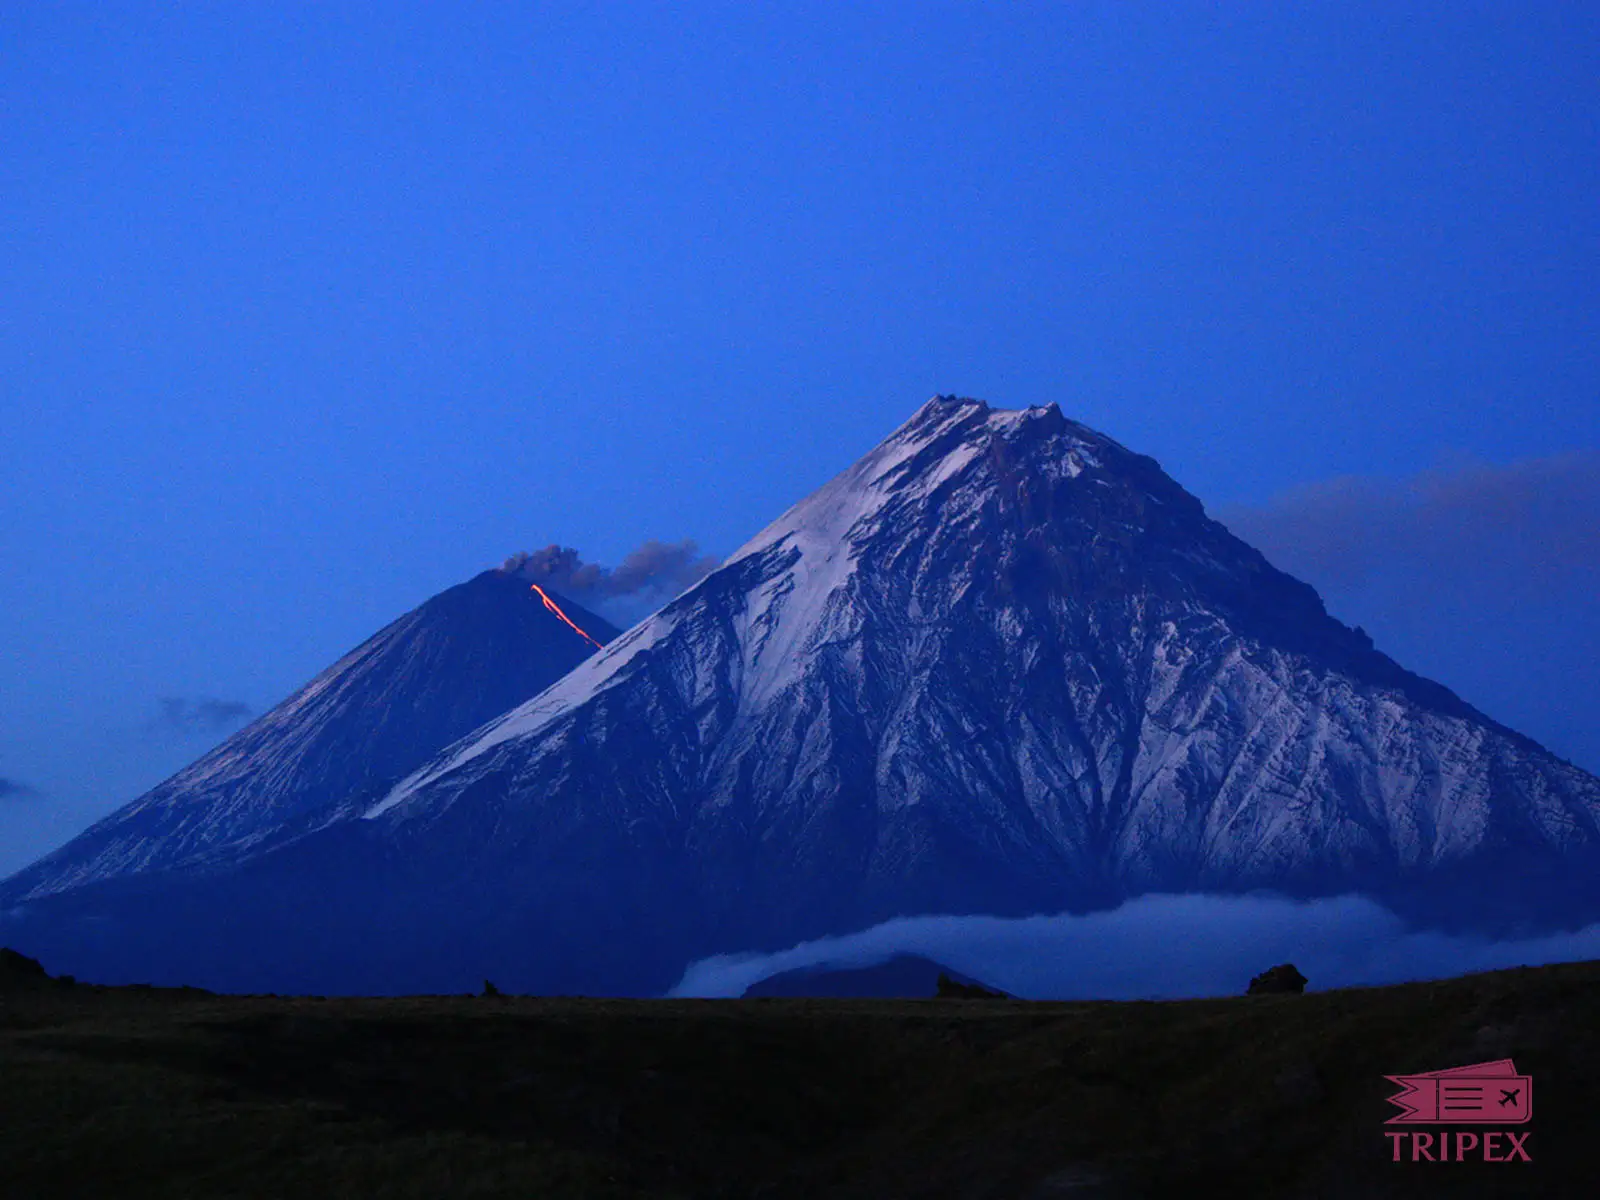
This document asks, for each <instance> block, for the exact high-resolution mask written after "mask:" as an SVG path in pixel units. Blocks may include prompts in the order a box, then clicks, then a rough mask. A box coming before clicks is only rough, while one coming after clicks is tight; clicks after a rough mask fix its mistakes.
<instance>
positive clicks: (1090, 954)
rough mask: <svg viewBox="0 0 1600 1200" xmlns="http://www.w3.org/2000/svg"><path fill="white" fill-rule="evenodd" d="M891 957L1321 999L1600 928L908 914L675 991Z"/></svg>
mask: <svg viewBox="0 0 1600 1200" xmlns="http://www.w3.org/2000/svg"><path fill="white" fill-rule="evenodd" d="M899 953H911V954H921V955H925V956H926V957H928V958H931V959H934V960H935V961H937V962H940V963H943V964H944V965H945V966H947V967H951V968H954V969H955V970H957V971H960V972H962V973H963V974H966V975H970V976H972V977H974V978H976V979H980V980H982V981H984V982H985V983H988V984H991V985H993V986H995V987H998V988H1001V989H1003V990H1005V991H1008V992H1011V993H1012V994H1014V995H1017V996H1023V997H1026V998H1029V999H1036V1000H1046V999H1107V1000H1126V999H1140V998H1145V999H1157V998H1172V997H1184V996H1229V995H1238V994H1240V993H1242V992H1243V991H1244V990H1245V988H1246V986H1247V985H1248V984H1249V982H1250V979H1251V977H1252V976H1253V975H1257V974H1259V973H1260V972H1261V971H1263V970H1265V969H1266V968H1268V967H1271V966H1274V965H1276V964H1278V963H1281V962H1293V963H1295V964H1296V965H1297V966H1298V967H1299V968H1300V970H1301V971H1303V972H1304V973H1305V975H1306V976H1307V977H1308V978H1309V979H1310V981H1311V987H1312V988H1313V989H1318V988H1329V987H1349V986H1358V985H1367V984H1383V983H1396V982H1401V981H1405V980H1413V979H1436V978H1444V977H1447V976H1452V975H1460V974H1464V973H1466V972H1470V971H1484V970H1492V969H1495V968H1500V967H1515V966H1524V965H1536V964H1539V963H1548V962H1563V961H1571V960H1578V959H1590V958H1600V925H1593V926H1590V927H1588V928H1586V929H1583V930H1579V931H1578V932H1575V933H1566V934H1556V935H1552V936H1549V937H1539V938H1530V939H1527V940H1521V941H1505V942H1493V941H1486V940H1482V939H1477V938H1470V937H1458V936H1451V935H1446V934H1437V933H1425V932H1418V931H1415V930H1411V929H1408V928H1407V927H1406V926H1405V925H1404V923H1403V922H1401V920H1400V919H1399V918H1398V917H1396V916H1394V915H1393V914H1392V913H1390V912H1389V911H1388V910H1386V909H1384V908H1383V907H1381V906H1380V905H1378V904H1376V903H1374V902H1373V901H1371V900H1368V899H1366V898H1364V897H1361V896H1340V897H1335V898H1330V899H1325V900H1315V901H1307V902H1300V901H1293V900H1286V899H1281V898H1276V897H1268V896H1203V895H1184V896H1144V897H1140V898H1139V899H1136V900H1131V901H1129V902H1128V903H1126V904H1124V905H1122V906H1121V907H1120V908H1117V909H1115V910H1113V911H1109V912H1102V913H1090V914H1087V915H1080V916H1073V915H1062V916H1038V917H1026V918H1021V919H1007V918H1002V917H906V918H901V919H898V920H894V921H888V922H886V923H884V924H882V925H877V926H874V927H873V928H871V929H866V930H863V931H861V932H859V933H854V934H850V935H848V936H845V937H835V938H825V939H822V940H819V941H815V942H806V943H803V944H801V945H799V946H795V947H793V948H791V949H789V950H784V951H781V952H779V953H776V954H762V955H726V956H721V957H717V958H708V959H702V960H701V961H699V962H696V963H693V964H691V965H690V966H689V968H688V969H687V970H686V971H685V972H684V975H683V978H682V980H681V981H680V982H679V983H678V985H677V986H676V987H675V988H674V989H673V990H672V993H671V994H672V995H675V996H737V995H739V994H741V993H742V992H743V991H744V989H745V988H747V987H749V986H750V985H751V984H752V983H754V982H756V981H757V980H759V979H764V978H766V977H767V976H768V975H774V974H776V973H777V972H779V971H788V970H793V969H795V968H798V967H809V966H816V965H819V964H828V965H838V966H865V965H869V964H871V963H875V962H882V961H884V960H886V959H888V958H890V957H892V956H893V955H895V954H899Z"/></svg>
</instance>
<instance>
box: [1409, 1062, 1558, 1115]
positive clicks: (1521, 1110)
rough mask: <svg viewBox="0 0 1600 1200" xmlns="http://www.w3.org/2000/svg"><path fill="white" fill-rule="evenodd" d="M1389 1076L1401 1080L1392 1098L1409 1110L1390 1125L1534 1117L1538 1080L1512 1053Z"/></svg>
mask: <svg viewBox="0 0 1600 1200" xmlns="http://www.w3.org/2000/svg"><path fill="white" fill-rule="evenodd" d="M1384 1078H1385V1079H1387V1080H1389V1081H1390V1082H1391V1083H1396V1084H1399V1085H1400V1088H1401V1090H1400V1091H1398V1092H1396V1093H1395V1094H1394V1095H1393V1096H1390V1097H1389V1103H1390V1104H1393V1105H1395V1106H1397V1107H1399V1108H1402V1109H1404V1110H1405V1111H1404V1112H1401V1113H1398V1114H1396V1115H1395V1116H1392V1117H1390V1118H1389V1119H1388V1121H1386V1122H1385V1124H1388V1125H1521V1124H1522V1123H1523V1122H1524V1121H1527V1120H1529V1119H1530V1118H1531V1117H1532V1116H1533V1079H1532V1077H1531V1076H1528V1075H1518V1074H1517V1068H1516V1064H1514V1063H1513V1062H1512V1061H1511V1060H1510V1059H1509V1058H1502V1059H1498V1060H1496V1061H1495V1062H1486V1063H1475V1064H1473V1065H1472V1066H1470V1067H1451V1068H1450V1069H1449V1070H1447V1071H1424V1072H1422V1073H1421V1074H1418V1075H1385V1076H1384Z"/></svg>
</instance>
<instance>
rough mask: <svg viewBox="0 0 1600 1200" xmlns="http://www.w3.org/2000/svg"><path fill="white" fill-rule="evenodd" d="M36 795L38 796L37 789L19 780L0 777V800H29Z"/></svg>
mask: <svg viewBox="0 0 1600 1200" xmlns="http://www.w3.org/2000/svg"><path fill="white" fill-rule="evenodd" d="M37 795H39V789H38V788H36V787H32V786H30V785H29V784H26V783H23V782H22V781H21V780H19V779H7V778H5V777H3V776H0V800H31V799H33V798H34V797H35V796H37Z"/></svg>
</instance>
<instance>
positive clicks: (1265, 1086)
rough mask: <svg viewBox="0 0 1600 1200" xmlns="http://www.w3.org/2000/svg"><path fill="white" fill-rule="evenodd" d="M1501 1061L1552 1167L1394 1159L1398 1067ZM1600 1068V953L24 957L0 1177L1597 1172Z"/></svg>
mask: <svg viewBox="0 0 1600 1200" xmlns="http://www.w3.org/2000/svg"><path fill="white" fill-rule="evenodd" d="M1314 983H1315V981H1313V985H1314ZM1500 1057H1512V1058H1514V1059H1515V1060H1516V1065H1517V1067H1518V1069H1519V1070H1521V1071H1522V1072H1524V1073H1527V1074H1531V1075H1532V1077H1533V1080H1534V1084H1535V1088H1534V1091H1535V1098H1534V1099H1535V1103H1534V1107H1533V1120H1532V1122H1531V1124H1529V1125H1527V1126H1522V1127H1520V1130H1519V1131H1526V1130H1531V1131H1532V1134H1531V1137H1529V1139H1528V1141H1527V1147H1528V1150H1529V1152H1530V1154H1531V1156H1532V1158H1533V1162H1532V1163H1531V1164H1528V1163H1520V1162H1513V1163H1484V1162H1482V1161H1467V1162H1459V1163H1457V1162H1449V1163H1429V1162H1419V1163H1412V1162H1409V1161H1406V1162H1399V1163H1396V1162H1393V1161H1391V1150H1390V1143H1389V1141H1388V1140H1387V1139H1386V1138H1385V1137H1384V1132H1385V1126H1384V1121H1385V1119H1386V1118H1387V1117H1388V1116H1390V1115H1392V1114H1393V1113H1395V1112H1397V1111H1398V1110H1397V1109H1394V1108H1392V1107H1391V1106H1390V1105H1388V1104H1387V1103H1386V1102H1385V1100H1386V1097H1387V1096H1388V1095H1389V1094H1391V1093H1392V1092H1393V1091H1394V1090H1395V1089H1394V1088H1393V1086H1392V1085H1390V1084H1389V1083H1388V1082H1387V1081H1385V1080H1384V1078H1383V1076H1384V1075H1385V1074H1386V1073H1394V1074H1397V1073H1402V1072H1407V1071H1428V1070H1436V1069H1439V1068H1443V1067H1451V1066H1459V1065H1462V1064H1466V1063H1475V1062H1481V1061H1484V1060H1487V1059H1492V1058H1500ZM1597 1074H1600V963H1583V964H1572V965H1565V966H1552V967H1540V968H1535V969H1523V970H1517V971H1503V972H1496V973H1493V974H1486V975H1477V976H1469V977H1466V978H1462V979H1456V980H1451V981H1447V982H1442V983H1428V984H1411V985H1406V986H1403V987H1393V988H1381V989H1361V990H1349V991H1339V992H1324V993H1311V994H1308V995H1305V996H1258V997H1249V998H1246V997H1243V996H1241V997H1239V998H1237V999H1228V1000H1206V1001H1185V1002H1162V1003H1153V1002H1152V1003H1110V1002H1106V1003H1076V1004H1040V1003H1025V1002H1020V1001H984V1000H928V1001H870V1000H826V1001H812V1000H792V999H768V1000H732V1001H728V1000H719V1001H676V1000H675V1001H604V1000H578V999H535V998H515V997H501V998H493V999H490V998H468V997H416V998H406V999H383V1000H348V999H341V1000H319V999H306V998H275V997H231V996H211V995H208V994H205V993H195V992H184V991H167V990H140V989H127V988H119V989H98V988H92V987H87V986H83V985H78V986H67V985H64V984H59V983H55V982H52V981H49V980H47V979H35V978H28V977H26V976H21V977H19V976H17V975H16V973H13V976H12V979H11V983H10V985H9V986H4V987H0V1196H4V1197H6V1198H7V1200H16V1198H28V1197H52V1198H53V1197H96V1198H107V1200H109V1198H115V1197H123V1196H148V1197H163V1198H166V1197H202V1196H203V1197H213V1196H216V1197H221V1196H228V1197H253V1196H262V1197H267V1196H270V1197H288V1196H317V1197H321V1196H384V1197H391V1196H392V1197H417V1198H424V1197H425V1198H427V1200H438V1198H441V1197H488V1196H506V1197H519V1198H527V1197H623V1196H632V1197H639V1196H652V1197H667V1196H672V1197H684V1198H694V1200H701V1198H706V1200H710V1198H715V1197H746V1196H751V1197H754V1196H760V1197H773V1198H781V1197H802V1196H804V1197H814V1196H839V1197H861V1198H868V1197H871V1198H875V1200H876V1198H890V1197H913V1196H916V1197H924V1196H925V1197H963V1198H965V1197H972V1198H978V1197H995V1198H1002V1197H1004V1198H1011V1197H1027V1198H1037V1200H1043V1198H1045V1197H1080V1198H1086V1197H1091V1196H1095V1197H1099V1196H1150V1197H1164V1196H1182V1197H1191V1196H1202V1197H1203V1196H1213V1195H1215V1196H1227V1197H1250V1196H1272V1197H1277V1196H1284V1197H1322V1196H1327V1197H1335V1196H1352V1197H1355V1196H1359V1197H1367V1196H1374V1197H1383V1196H1395V1197H1402V1196H1433V1195H1438V1196H1446V1195H1448V1196H1451V1197H1471V1196H1490V1195H1496V1196H1499V1195H1504V1196H1555V1197H1568V1196H1584V1195H1592V1194H1594V1193H1593V1191H1592V1190H1591V1189H1592V1186H1593V1184H1592V1176H1591V1171H1592V1170H1593V1165H1594V1160H1593V1159H1592V1158H1591V1157H1590V1156H1591V1155H1593V1154H1597V1153H1600V1085H1597V1083H1596V1077H1597ZM1390 1128H1391V1129H1392V1128H1394V1127H1390Z"/></svg>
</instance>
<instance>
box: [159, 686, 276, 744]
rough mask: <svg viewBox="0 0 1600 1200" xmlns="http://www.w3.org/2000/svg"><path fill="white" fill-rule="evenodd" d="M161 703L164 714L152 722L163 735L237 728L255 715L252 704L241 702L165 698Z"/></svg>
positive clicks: (206, 697)
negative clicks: (252, 714) (252, 713)
mask: <svg viewBox="0 0 1600 1200" xmlns="http://www.w3.org/2000/svg"><path fill="white" fill-rule="evenodd" d="M157 704H158V705H159V707H160V712H159V713H158V714H157V715H156V717H155V718H154V719H153V720H152V721H151V722H150V728H151V729H153V730H155V731H156V732H159V733H167V734H177V735H179V736H182V737H197V736H200V735H202V734H217V733H222V732H224V731H225V730H231V729H236V728H238V727H239V726H240V725H243V724H244V722H245V721H246V720H248V719H249V717H250V716H251V711H252V710H251V708H250V706H249V705H248V704H245V703H243V702H242V701H239V700H217V699H214V698H212V697H208V696H203V697H201V698H199V699H196V700H189V699H185V698H183V697H180V696H163V697H161V699H160V700H159V701H157Z"/></svg>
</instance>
